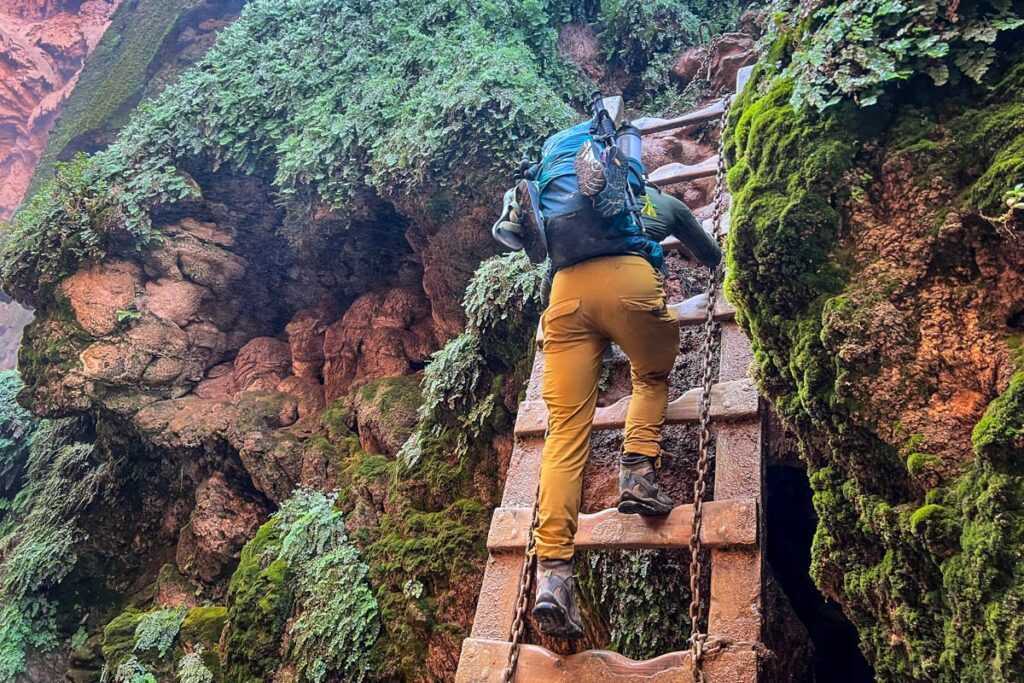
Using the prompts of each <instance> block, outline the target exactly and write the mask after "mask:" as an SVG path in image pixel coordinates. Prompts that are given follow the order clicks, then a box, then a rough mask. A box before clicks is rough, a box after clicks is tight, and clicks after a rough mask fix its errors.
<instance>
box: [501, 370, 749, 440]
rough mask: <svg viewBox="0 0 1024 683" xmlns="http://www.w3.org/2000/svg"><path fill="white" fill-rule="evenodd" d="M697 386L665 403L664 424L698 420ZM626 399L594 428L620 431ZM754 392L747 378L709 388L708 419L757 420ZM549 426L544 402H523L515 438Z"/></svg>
mask: <svg viewBox="0 0 1024 683" xmlns="http://www.w3.org/2000/svg"><path fill="white" fill-rule="evenodd" d="M700 393H701V390H700V388H699V387H695V388H693V389H690V390H689V391H687V392H686V393H685V394H683V395H682V396H680V397H679V398H677V399H676V400H674V401H670V402H669V404H668V410H667V412H666V414H665V424H680V423H683V422H695V421H697V419H699V417H700ZM629 399H630V397H629V396H626V397H625V398H623V399H621V400H619V401H617V402H615V403H613V404H612V405H610V406H605V407H604V408H598V409H597V414H596V415H595V416H594V429H621V428H622V427H623V426H625V424H626V410H627V409H628V408H629ZM757 407H758V395H757V389H755V388H754V381H753V380H752V379H750V378H744V379H738V380H733V381H731V382H719V383H718V384H716V385H714V387H712V389H711V417H712V419H715V420H736V419H741V418H748V417H756V416H757ZM547 425H548V409H547V406H546V405H544V401H536V400H535V401H523V402H522V403H520V404H519V415H518V416H517V418H516V436H518V437H526V436H543V435H544V432H545V431H546V430H547Z"/></svg>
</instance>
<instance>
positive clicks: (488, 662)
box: [455, 638, 758, 683]
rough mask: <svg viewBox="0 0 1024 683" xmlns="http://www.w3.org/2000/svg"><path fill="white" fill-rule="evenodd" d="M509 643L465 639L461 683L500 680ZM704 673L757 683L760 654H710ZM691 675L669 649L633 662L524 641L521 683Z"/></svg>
mask: <svg viewBox="0 0 1024 683" xmlns="http://www.w3.org/2000/svg"><path fill="white" fill-rule="evenodd" d="M511 647H512V646H511V644H510V643H507V642H504V641H501V640H486V639H483V638H466V639H465V640H464V641H462V654H461V656H460V657H459V671H458V673H457V674H456V675H455V680H456V682H457V683H498V682H499V681H501V674H502V670H504V668H505V665H506V664H507V663H508V652H509V648H511ZM703 668H704V671H705V673H706V674H707V675H708V678H709V680H711V681H720V682H721V683H726V682H728V683H748V682H749V683H754V682H755V681H756V680H757V669H758V663H757V654H756V653H755V652H753V651H752V650H749V649H739V648H736V649H729V650H724V651H722V652H719V653H716V654H715V655H713V656H709V657H708V658H707V659H706V660H705V663H704V667H703ZM692 675H693V672H692V669H691V665H690V653H689V651H683V652H669V653H667V654H663V655H661V656H660V657H655V658H654V659H647V660H643V661H635V660H632V659H629V658H627V657H624V656H622V655H620V654H618V653H616V652H608V651H607V650H587V651H585V652H579V653H577V654H574V655H556V654H555V653H553V652H551V651H550V650H546V649H545V648H542V647H540V646H538V645H521V646H520V648H519V664H518V666H517V667H516V677H515V681H517V683H524V682H527V683H540V682H543V683H578V682H580V681H587V682H595V683H596V682H597V681H600V682H601V683H669V682H670V681H672V682H678V681H688V680H690V678H691V676H692Z"/></svg>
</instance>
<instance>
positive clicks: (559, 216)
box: [520, 120, 663, 271]
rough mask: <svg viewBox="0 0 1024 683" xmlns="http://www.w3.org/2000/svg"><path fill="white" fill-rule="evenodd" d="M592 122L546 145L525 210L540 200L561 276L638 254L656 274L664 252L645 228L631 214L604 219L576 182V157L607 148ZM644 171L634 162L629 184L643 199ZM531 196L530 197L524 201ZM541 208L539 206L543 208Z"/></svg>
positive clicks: (545, 229) (555, 265)
mask: <svg viewBox="0 0 1024 683" xmlns="http://www.w3.org/2000/svg"><path fill="white" fill-rule="evenodd" d="M592 125H593V123H592V121H590V120H588V121H584V122H583V123H579V124H577V125H575V126H572V127H571V128H567V129H565V130H563V131H559V132H558V133H555V134H554V135H552V136H551V137H550V138H548V139H547V141H546V142H545V143H544V147H543V149H542V151H541V154H542V157H541V162H540V165H539V169H538V171H537V172H536V173H535V176H536V178H535V180H527V181H524V182H526V183H535V185H534V186H533V187H529V188H523V189H522V190H521V191H520V205H521V206H524V207H526V206H528V205H527V204H525V203H524V200H525V201H531V200H532V201H536V200H537V199H539V202H538V203H539V213H540V214H541V216H542V218H543V239H544V240H545V241H546V247H547V255H548V257H549V258H550V259H551V266H552V269H553V270H554V271H557V270H559V269H561V268H565V267H566V266H571V265H573V264H574V263H579V262H581V261H586V260H587V259H591V258H596V257H598V256H613V255H618V254H637V255H640V256H644V257H645V258H647V259H648V260H649V261H650V262H651V265H653V266H654V267H655V268H659V269H660V268H661V267H662V260H663V254H662V251H661V246H660V245H659V244H658V243H657V242H653V241H651V240H649V239H647V238H646V237H645V236H644V232H643V228H642V226H640V225H639V224H637V222H636V219H635V218H634V217H633V216H632V215H630V214H629V213H628V212H626V211H620V212H619V213H617V214H615V215H612V216H607V217H606V216H602V215H601V214H600V213H599V212H598V211H597V210H596V209H595V208H594V202H593V200H592V199H591V198H590V197H588V196H585V195H584V194H582V193H581V192H580V185H579V180H578V178H577V176H576V167H575V162H576V154H577V152H579V150H580V148H581V147H582V146H583V145H584V143H586V142H590V143H591V145H593V146H594V150H595V152H596V153H598V154H600V153H601V152H602V151H603V147H602V145H601V143H600V142H599V141H597V140H596V139H595V138H594V136H593V134H592V133H591V128H592ZM643 176H644V169H643V166H642V165H641V164H640V162H639V161H638V160H635V159H632V158H630V159H629V182H630V185H631V186H633V190H634V194H636V195H641V194H642V193H643V188H644V183H643ZM524 193H528V194H529V195H530V196H529V197H523V196H522V195H523V194H524ZM537 205H538V204H537V203H534V204H533V206H534V207H537Z"/></svg>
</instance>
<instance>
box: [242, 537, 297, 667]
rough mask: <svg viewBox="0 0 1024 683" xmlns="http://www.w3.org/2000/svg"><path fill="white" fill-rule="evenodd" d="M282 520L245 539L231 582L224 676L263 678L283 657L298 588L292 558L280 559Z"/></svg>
mask: <svg viewBox="0 0 1024 683" xmlns="http://www.w3.org/2000/svg"><path fill="white" fill-rule="evenodd" d="M281 541H282V536H281V530H280V523H279V522H278V521H277V520H276V519H271V520H270V521H268V522H267V523H266V524H264V525H263V526H261V527H260V529H259V531H257V532H256V536H255V537H254V538H253V539H252V540H251V541H249V542H248V543H246V545H245V547H244V548H243V549H242V556H241V559H240V560H239V562H238V568H237V569H236V570H235V573H234V575H232V577H231V583H230V585H229V587H228V619H229V621H230V624H231V627H230V629H229V630H228V634H227V639H226V640H225V650H226V653H227V657H226V663H225V674H226V680H228V681H230V682H231V683H260V682H261V681H264V680H266V679H267V678H268V677H269V676H270V675H271V674H272V673H273V671H274V670H275V669H276V668H277V665H278V664H279V663H280V661H281V637H282V635H283V634H284V629H285V625H286V623H287V620H288V618H289V617H290V616H291V614H292V609H293V606H294V601H295V590H294V587H293V586H292V585H291V583H290V579H289V575H288V563H287V562H286V561H285V560H283V559H278V558H279V553H280V548H281Z"/></svg>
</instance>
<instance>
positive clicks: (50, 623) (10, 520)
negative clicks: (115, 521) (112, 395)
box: [0, 383, 107, 683]
mask: <svg viewBox="0 0 1024 683" xmlns="http://www.w3.org/2000/svg"><path fill="white" fill-rule="evenodd" d="M15 386H17V385H16V383H8V384H7V385H6V388H7V389H12V388H14V387H15ZM83 431H84V430H83V425H82V423H81V422H80V421H79V420H78V419H75V418H69V419H65V420H47V421H42V422H41V423H39V425H38V427H37V428H36V429H35V430H34V431H33V433H32V435H31V436H30V437H29V438H28V464H27V470H26V473H25V485H24V487H23V488H22V489H21V490H20V491H19V492H18V493H17V495H16V496H15V498H14V500H13V502H12V504H11V506H10V508H9V510H8V513H7V514H6V515H5V516H4V517H3V519H2V520H0V601H2V604H3V607H2V609H0V612H2V614H0V682H2V683H10V682H11V681H14V680H15V679H16V678H17V676H18V675H19V674H20V672H21V671H22V670H23V669H24V666H25V652H26V651H27V650H28V649H29V648H35V649H38V650H46V649H48V648H50V647H53V646H54V645H56V635H55V625H54V620H53V617H54V615H55V606H54V604H53V602H52V601H51V600H50V599H49V598H48V597H47V591H48V590H50V589H52V588H53V587H55V586H56V585H58V584H59V583H60V582H61V581H62V580H63V579H64V577H66V576H67V574H68V573H69V572H70V571H71V569H72V568H73V567H74V566H75V563H76V562H77V556H76V553H75V547H76V545H77V544H78V543H79V542H80V541H81V540H82V532H81V530H80V529H79V527H78V523H77V519H78V515H79V513H81V511H82V510H83V509H84V508H85V507H86V506H87V505H89V504H90V503H91V502H92V501H93V499H94V498H95V497H96V496H97V495H98V494H99V492H100V490H101V488H102V486H103V484H104V482H105V480H106V472H107V467H106V465H105V464H97V463H96V462H95V461H94V456H93V447H92V445H91V444H88V443H83V442H82V441H81V440H80V439H81V438H82V436H83Z"/></svg>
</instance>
